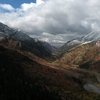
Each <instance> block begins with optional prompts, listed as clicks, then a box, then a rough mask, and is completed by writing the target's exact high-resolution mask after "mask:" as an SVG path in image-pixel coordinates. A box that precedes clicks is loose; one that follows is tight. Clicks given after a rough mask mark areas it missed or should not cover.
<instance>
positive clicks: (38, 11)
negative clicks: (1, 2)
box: [0, 0, 100, 41]
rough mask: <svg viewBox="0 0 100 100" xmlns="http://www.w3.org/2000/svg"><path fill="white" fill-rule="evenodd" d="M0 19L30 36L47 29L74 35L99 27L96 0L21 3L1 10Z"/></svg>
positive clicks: (97, 3)
mask: <svg viewBox="0 0 100 100" xmlns="http://www.w3.org/2000/svg"><path fill="white" fill-rule="evenodd" d="M2 8H3V7H2ZM0 21H1V22H3V23H5V24H7V25H9V26H10V27H14V28H18V29H20V30H24V31H26V32H28V33H30V34H31V35H33V36H34V35H37V36H43V35H42V34H43V33H49V34H53V35H54V36H56V35H59V34H60V36H61V34H66V37H67V36H69V37H70V35H73V37H74V38H75V36H76V37H79V36H81V35H82V34H85V33H88V32H91V31H99V30H100V29H99V27H100V0H63V1H62V0H47V1H46V2H42V3H41V4H39V5H38V4H35V3H29V4H28V3H24V4H22V5H21V6H20V8H17V9H15V10H12V11H11V12H5V13H4V14H2V16H0ZM76 34H77V35H76ZM78 35H79V36H78ZM62 37H63V36H62ZM48 38H51V39H52V38H53V36H48ZM63 39H64V41H65V40H69V39H68V38H66V39H65V38H64V37H63ZM71 39H72V37H71ZM44 40H45V39H44Z"/></svg>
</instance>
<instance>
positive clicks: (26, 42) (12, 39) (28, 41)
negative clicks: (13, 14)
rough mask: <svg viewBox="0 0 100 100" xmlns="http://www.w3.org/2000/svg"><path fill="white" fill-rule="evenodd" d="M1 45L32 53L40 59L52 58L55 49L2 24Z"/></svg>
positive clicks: (0, 32)
mask: <svg viewBox="0 0 100 100" xmlns="http://www.w3.org/2000/svg"><path fill="white" fill-rule="evenodd" d="M0 43H3V44H4V45H7V46H9V47H11V48H18V49H22V50H25V51H29V52H32V53H33V54H36V55H37V56H39V57H43V58H49V57H52V49H53V47H52V46H51V45H49V44H48V43H45V42H41V41H38V40H35V39H33V38H31V37H29V36H28V35H26V34H25V33H23V32H21V31H17V30H16V29H11V28H9V27H8V26H6V25H4V24H2V23H0Z"/></svg>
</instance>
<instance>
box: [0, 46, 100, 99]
mask: <svg viewBox="0 0 100 100" xmlns="http://www.w3.org/2000/svg"><path fill="white" fill-rule="evenodd" d="M23 54H24V53H23ZM23 54H22V53H20V52H19V51H16V50H13V49H9V48H6V47H3V46H0V100H94V98H97V99H96V100H99V99H98V98H99V95H97V94H94V93H88V92H86V91H84V89H83V88H82V82H81V81H80V80H78V79H77V78H75V75H74V74H72V73H73V72H71V71H64V70H58V69H56V68H52V67H50V66H45V65H42V64H40V63H38V62H37V61H34V60H33V59H30V58H29V57H28V56H25V55H23ZM68 73H69V75H68ZM76 76H77V75H76Z"/></svg>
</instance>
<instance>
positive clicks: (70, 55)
mask: <svg viewBox="0 0 100 100" xmlns="http://www.w3.org/2000/svg"><path fill="white" fill-rule="evenodd" d="M97 43H98V42H97V41H96V42H91V43H87V44H82V45H80V46H78V47H75V48H72V49H70V50H69V51H68V52H66V53H65V54H63V56H62V57H61V58H60V59H58V60H56V61H55V64H58V66H65V67H79V66H81V65H83V64H85V63H86V64H87V65H85V66H84V68H85V67H88V65H89V64H92V63H93V64H94V63H95V62H97V61H100V46H99V44H97Z"/></svg>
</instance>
